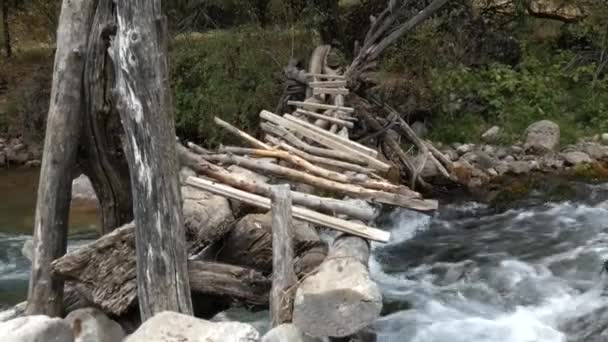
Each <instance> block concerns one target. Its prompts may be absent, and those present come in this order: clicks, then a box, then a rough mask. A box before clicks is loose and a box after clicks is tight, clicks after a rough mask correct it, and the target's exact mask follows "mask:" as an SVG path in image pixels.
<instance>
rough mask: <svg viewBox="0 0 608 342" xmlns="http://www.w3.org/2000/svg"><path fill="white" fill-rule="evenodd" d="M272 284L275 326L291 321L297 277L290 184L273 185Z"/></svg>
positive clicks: (271, 302)
mask: <svg viewBox="0 0 608 342" xmlns="http://www.w3.org/2000/svg"><path fill="white" fill-rule="evenodd" d="M271 200H272V209H271V210H272V287H271V290H270V321H271V322H272V326H273V327H276V326H278V325H281V324H283V323H288V322H291V315H292V311H293V294H294V292H295V284H296V283H297V281H298V278H297V277H296V274H295V272H294V270H293V232H292V231H291V229H292V226H293V224H292V216H291V190H290V189H289V185H288V184H283V185H276V186H273V187H272V197H271Z"/></svg>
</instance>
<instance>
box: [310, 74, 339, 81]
mask: <svg viewBox="0 0 608 342" xmlns="http://www.w3.org/2000/svg"><path fill="white" fill-rule="evenodd" d="M305 76H306V77H316V78H322V79H333V80H345V79H346V78H345V77H344V76H342V75H328V74H319V73H316V74H311V73H307V74H305Z"/></svg>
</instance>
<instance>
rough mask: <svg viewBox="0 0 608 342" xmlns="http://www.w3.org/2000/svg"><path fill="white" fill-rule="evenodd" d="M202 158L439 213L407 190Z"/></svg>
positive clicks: (248, 161) (231, 157) (234, 160)
mask: <svg viewBox="0 0 608 342" xmlns="http://www.w3.org/2000/svg"><path fill="white" fill-rule="evenodd" d="M201 157H202V158H204V159H207V160H210V161H216V162H220V163H224V164H235V165H239V166H241V167H245V168H248V169H253V170H257V171H262V172H266V173H271V174H274V175H276V176H280V177H284V178H286V179H289V180H291V181H295V182H300V183H304V184H309V185H312V186H315V187H317V188H321V189H325V190H329V191H337V192H340V193H343V194H345V195H347V196H351V197H355V198H360V199H364V200H368V201H375V202H380V203H384V204H390V205H395V206H398V207H402V208H410V209H414V210H435V209H437V203H436V202H435V201H431V200H424V199H421V198H420V197H421V196H420V194H419V193H417V192H414V191H411V190H405V189H406V188H404V189H403V190H401V193H390V192H384V191H380V190H373V189H367V188H364V187H362V186H359V185H356V184H346V183H340V182H336V181H332V180H329V179H326V178H321V177H317V176H314V175H311V174H308V173H306V172H302V171H299V170H294V169H290V168H288V167H285V166H281V165H276V164H273V163H269V162H266V161H262V160H254V159H251V158H246V157H239V156H235V155H226V154H218V155H207V156H201ZM404 192H406V193H404Z"/></svg>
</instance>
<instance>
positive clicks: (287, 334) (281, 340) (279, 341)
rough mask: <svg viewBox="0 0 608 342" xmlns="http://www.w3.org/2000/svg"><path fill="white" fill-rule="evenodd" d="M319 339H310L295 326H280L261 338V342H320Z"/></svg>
mask: <svg viewBox="0 0 608 342" xmlns="http://www.w3.org/2000/svg"><path fill="white" fill-rule="evenodd" d="M322 341H323V340H322V339H320V338H315V337H310V336H308V335H306V334H304V333H303V332H301V331H300V329H298V328H297V327H296V326H295V325H293V324H291V323H288V324H281V325H279V326H278V327H275V328H273V329H272V330H270V331H269V332H267V333H266V335H264V337H262V342H322Z"/></svg>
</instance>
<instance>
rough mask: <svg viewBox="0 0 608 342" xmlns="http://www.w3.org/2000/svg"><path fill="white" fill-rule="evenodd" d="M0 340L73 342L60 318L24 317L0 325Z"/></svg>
mask: <svg viewBox="0 0 608 342" xmlns="http://www.w3.org/2000/svg"><path fill="white" fill-rule="evenodd" d="M0 340H2V341H7V342H8V341H10V342H74V333H73V332H72V329H71V328H70V326H69V324H67V323H66V322H65V321H63V320H62V319H60V318H50V317H47V316H25V317H19V318H15V319H13V320H10V321H7V322H4V323H0Z"/></svg>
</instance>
